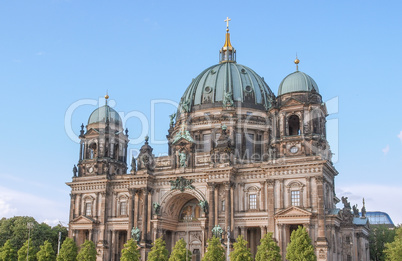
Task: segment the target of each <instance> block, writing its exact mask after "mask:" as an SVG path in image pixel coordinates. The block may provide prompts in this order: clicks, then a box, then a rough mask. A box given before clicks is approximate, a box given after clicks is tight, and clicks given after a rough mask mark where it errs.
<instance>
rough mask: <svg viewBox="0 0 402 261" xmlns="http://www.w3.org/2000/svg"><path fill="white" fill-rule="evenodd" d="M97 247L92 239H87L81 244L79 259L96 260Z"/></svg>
mask: <svg viewBox="0 0 402 261" xmlns="http://www.w3.org/2000/svg"><path fill="white" fill-rule="evenodd" d="M97 254H98V253H97V252H96V247H95V244H94V242H92V241H90V240H85V242H84V243H83V244H82V245H81V250H80V252H79V253H78V255H77V261H95V260H96V255H97Z"/></svg>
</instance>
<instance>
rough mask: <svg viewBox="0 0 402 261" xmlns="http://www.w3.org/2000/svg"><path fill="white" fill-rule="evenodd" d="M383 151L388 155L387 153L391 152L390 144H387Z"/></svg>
mask: <svg viewBox="0 0 402 261" xmlns="http://www.w3.org/2000/svg"><path fill="white" fill-rule="evenodd" d="M382 152H383V153H384V156H387V154H388V152H389V145H387V146H386V147H385V148H383V149H382Z"/></svg>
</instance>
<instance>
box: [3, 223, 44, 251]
mask: <svg viewBox="0 0 402 261" xmlns="http://www.w3.org/2000/svg"><path fill="white" fill-rule="evenodd" d="M28 222H32V223H33V224H34V226H36V225H37V224H38V223H37V222H36V221H35V219H34V218H33V217H12V218H9V219H2V222H1V223H0V246H2V245H4V244H5V242H6V241H7V240H10V243H11V245H12V246H13V247H14V248H15V249H20V248H21V247H22V245H23V244H24V242H25V241H26V240H27V239H28V228H27V223H28ZM32 232H33V230H32V229H31V236H32ZM31 238H32V237H31ZM31 243H32V242H31ZM41 243H43V242H41ZM38 246H39V245H38Z"/></svg>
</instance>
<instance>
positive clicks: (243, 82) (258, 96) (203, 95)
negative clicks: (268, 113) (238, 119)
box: [179, 62, 275, 112]
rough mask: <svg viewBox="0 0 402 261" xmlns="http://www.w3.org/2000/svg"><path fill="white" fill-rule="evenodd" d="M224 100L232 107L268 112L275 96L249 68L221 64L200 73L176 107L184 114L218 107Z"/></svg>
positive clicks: (230, 63)
mask: <svg viewBox="0 0 402 261" xmlns="http://www.w3.org/2000/svg"><path fill="white" fill-rule="evenodd" d="M225 99H230V100H231V101H233V106H236V105H238V104H239V103H241V106H243V107H252V108H260V109H263V110H268V109H269V108H270V107H271V106H272V101H273V100H274V99H275V95H274V94H273V92H272V91H271V89H270V88H269V86H268V85H267V84H266V83H265V81H264V79H263V78H262V77H260V76H259V75H258V74H257V73H256V72H254V71H253V70H251V69H250V68H248V67H246V66H244V65H241V64H238V63H235V62H225V63H220V64H216V65H213V66H211V67H209V68H207V69H205V70H204V71H203V72H201V73H200V74H199V75H198V76H197V77H196V78H195V79H193V81H192V82H191V84H190V85H189V86H188V87H187V90H186V91H185V93H184V94H183V96H182V98H181V100H180V105H179V108H183V106H184V107H185V108H186V109H185V110H186V111H187V112H189V111H193V110H197V109H203V108H209V107H222V106H223V103H224V101H225Z"/></svg>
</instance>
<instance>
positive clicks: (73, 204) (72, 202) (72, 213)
mask: <svg viewBox="0 0 402 261" xmlns="http://www.w3.org/2000/svg"><path fill="white" fill-rule="evenodd" d="M75 198H76V195H75V194H70V221H71V220H73V219H74V218H75V216H74V212H75V211H74V210H75Z"/></svg>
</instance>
